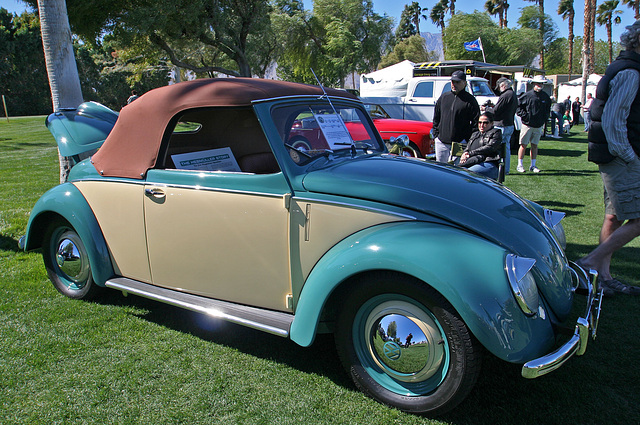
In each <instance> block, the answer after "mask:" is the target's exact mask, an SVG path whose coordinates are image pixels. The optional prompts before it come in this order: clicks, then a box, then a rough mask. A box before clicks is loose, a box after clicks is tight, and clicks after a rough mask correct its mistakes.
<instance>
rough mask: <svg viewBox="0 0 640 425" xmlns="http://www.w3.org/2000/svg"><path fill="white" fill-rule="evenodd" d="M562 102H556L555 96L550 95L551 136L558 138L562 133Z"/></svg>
mask: <svg viewBox="0 0 640 425" xmlns="http://www.w3.org/2000/svg"><path fill="white" fill-rule="evenodd" d="M565 111H566V110H565V107H564V102H563V103H560V102H556V98H555V97H553V96H552V97H551V137H553V138H556V139H557V138H558V137H561V136H562V133H564V113H565Z"/></svg>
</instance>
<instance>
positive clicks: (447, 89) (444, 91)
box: [440, 81, 451, 96]
mask: <svg viewBox="0 0 640 425" xmlns="http://www.w3.org/2000/svg"><path fill="white" fill-rule="evenodd" d="M450 91H451V81H449V82H448V83H447V84H445V85H444V87H443V88H442V93H440V96H442V95H443V94H445V93H446V92H450Z"/></svg>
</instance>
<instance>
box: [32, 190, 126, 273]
mask: <svg viewBox="0 0 640 425" xmlns="http://www.w3.org/2000/svg"><path fill="white" fill-rule="evenodd" d="M58 217H61V218H63V219H65V220H66V221H67V222H69V224H71V226H73V228H74V229H75V231H76V232H77V233H78V235H79V236H80V238H81V239H82V241H83V242H84V244H85V247H86V249H87V252H88V255H89V264H91V270H92V273H93V280H94V281H95V283H96V284H98V285H100V286H104V284H105V282H106V281H107V279H109V278H111V277H112V276H113V275H114V272H113V266H112V264H111V257H110V255H109V249H108V248H107V243H106V241H105V239H104V236H103V234H102V230H101V229H100V226H99V225H98V222H97V220H96V218H95V216H94V214H93V211H92V210H91V207H90V206H89V204H88V203H87V201H86V199H85V198H84V197H83V196H82V194H81V193H80V191H79V190H78V189H77V188H76V187H75V186H74V185H73V184H71V183H64V184H61V185H60V186H56V187H54V188H53V189H51V190H49V191H48V192H46V193H45V194H44V195H42V197H41V198H40V199H39V200H38V202H36V205H35V206H34V207H33V210H32V211H31V216H30V217H29V223H28V224H27V233H26V236H25V241H24V249H25V251H29V250H32V249H37V248H40V247H41V246H42V242H43V240H42V239H43V237H44V235H45V232H46V231H47V228H48V226H49V224H50V223H51V222H52V221H53V220H55V219H57V218H58Z"/></svg>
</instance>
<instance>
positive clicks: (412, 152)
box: [402, 142, 423, 158]
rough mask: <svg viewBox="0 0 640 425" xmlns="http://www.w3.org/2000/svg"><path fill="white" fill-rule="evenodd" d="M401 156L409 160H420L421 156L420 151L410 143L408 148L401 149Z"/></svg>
mask: <svg viewBox="0 0 640 425" xmlns="http://www.w3.org/2000/svg"><path fill="white" fill-rule="evenodd" d="M402 155H404V156H407V157H411V158H422V157H423V156H422V154H421V153H420V149H418V146H416V144H415V143H413V142H410V143H409V146H406V147H405V148H404V149H402Z"/></svg>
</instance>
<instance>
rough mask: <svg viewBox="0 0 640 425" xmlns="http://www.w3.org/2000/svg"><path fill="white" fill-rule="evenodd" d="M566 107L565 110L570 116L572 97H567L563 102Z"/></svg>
mask: <svg viewBox="0 0 640 425" xmlns="http://www.w3.org/2000/svg"><path fill="white" fill-rule="evenodd" d="M562 104H563V105H564V110H565V112H566V113H567V114H568V113H570V112H571V96H567V98H566V99H565V100H564V101H563V102H562Z"/></svg>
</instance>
